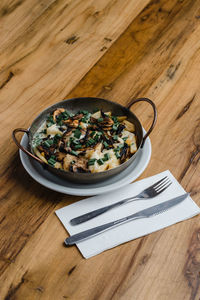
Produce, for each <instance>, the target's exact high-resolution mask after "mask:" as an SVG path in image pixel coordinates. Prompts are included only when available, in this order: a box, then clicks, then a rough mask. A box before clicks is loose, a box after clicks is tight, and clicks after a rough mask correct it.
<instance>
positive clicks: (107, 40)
mask: <svg viewBox="0 0 200 300" xmlns="http://www.w3.org/2000/svg"><path fill="white" fill-rule="evenodd" d="M104 40H105V41H106V42H112V39H110V38H107V37H105V38H104Z"/></svg>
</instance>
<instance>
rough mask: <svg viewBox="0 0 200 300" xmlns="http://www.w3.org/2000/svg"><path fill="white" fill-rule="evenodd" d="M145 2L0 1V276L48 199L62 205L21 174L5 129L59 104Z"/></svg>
mask: <svg viewBox="0 0 200 300" xmlns="http://www.w3.org/2000/svg"><path fill="white" fill-rule="evenodd" d="M147 2H148V1H132V2H130V1H108V0H104V1H95V2H93V1H91V0H87V1H84V2H83V1H61V0H59V1H55V0H45V1H13V2H10V3H8V2H1V4H0V5H1V7H0V11H1V16H2V22H1V29H2V35H1V43H0V45H1V46H0V70H1V71H0V72H1V73H0V76H1V77H0V78H1V82H0V103H1V121H2V123H1V124H2V130H1V132H0V138H1V141H3V143H1V177H2V180H1V186H2V189H1V199H2V206H1V218H0V220H1V222H2V224H1V225H2V231H1V242H0V247H1V249H2V251H1V259H0V261H1V264H0V265H1V268H2V269H1V271H3V270H4V268H6V267H7V266H8V265H9V264H10V262H11V261H13V260H15V257H16V256H17V255H18V254H19V252H20V251H21V249H22V248H23V247H24V245H25V243H26V241H27V240H28V238H29V237H30V236H31V235H32V234H33V233H34V232H35V230H37V228H38V226H40V225H41V223H42V222H43V221H44V220H45V218H46V216H47V215H48V213H49V209H51V210H52V209H53V208H54V207H55V204H56V203H57V201H58V200H55V201H54V199H58V198H59V200H60V199H62V196H60V195H59V197H58V194H57V193H54V192H50V191H46V189H44V188H38V187H39V186H38V184H37V183H35V182H33V180H32V179H30V177H29V176H28V175H27V174H26V173H25V172H24V170H23V168H22V166H21V164H20V162H19V157H18V151H17V148H16V146H15V145H14V143H11V144H10V138H11V131H12V129H14V128H15V127H23V126H24V127H28V126H29V125H30V122H32V120H33V119H34V117H35V116H36V115H37V114H38V113H39V112H40V111H41V110H42V109H43V108H44V107H46V106H48V105H50V104H52V103H54V102H55V101H56V102H57V101H59V100H60V99H63V98H64V95H65V94H66V93H67V92H68V91H70V89H71V88H72V87H73V86H74V85H76V83H77V82H78V81H79V80H80V79H81V78H82V76H83V75H84V74H86V73H87V72H88V70H89V69H90V68H91V67H92V66H93V64H95V63H96V61H97V60H98V59H99V58H100V57H101V56H102V55H103V54H104V53H105V52H106V50H107V48H109V47H110V46H111V45H112V43H113V42H114V41H115V40H116V39H117V37H118V36H119V35H120V34H121V33H122V32H123V31H124V29H125V28H126V27H127V26H128V24H129V23H130V22H131V21H132V19H133V18H134V17H135V16H136V14H137V13H138V11H140V10H142V8H143V7H144V6H145V4H146V3H147ZM119 11H123V14H119ZM30 12H31V13H30ZM110 24H112V26H109V25H110ZM75 36H76V37H75ZM108 37H109V40H108ZM105 38H107V40H105ZM105 45H106V49H103V50H102V51H101V49H102V48H103V47H105ZM80 66H81V67H80ZM69 78H70V80H69ZM8 145H9V147H8ZM22 183H23V184H22ZM5 187H6V188H5ZM24 187H25V188H24ZM27 198H28V200H27ZM66 198H67V197H66ZM68 198H69V197H68ZM25 199H26V200H25ZM22 211H24V214H23V216H21V213H22ZM35 215H36V216H37V217H34V216H35ZM5 216H6V217H5ZM13 220H16V222H17V223H18V226H17V228H16V224H15V222H13ZM30 220H31V222H30ZM29 222H30V223H29ZM27 224H29V226H28V228H27ZM8 228H9V229H10V230H9V232H10V233H8V232H7V229H8ZM9 235H10V237H9Z"/></svg>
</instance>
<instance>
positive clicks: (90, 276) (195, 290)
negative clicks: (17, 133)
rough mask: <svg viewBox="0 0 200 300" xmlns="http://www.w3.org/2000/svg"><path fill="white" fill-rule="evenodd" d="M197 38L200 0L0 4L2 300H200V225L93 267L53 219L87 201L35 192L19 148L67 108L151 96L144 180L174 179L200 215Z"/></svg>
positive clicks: (153, 238) (119, 251)
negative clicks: (58, 107) (25, 131)
mask: <svg viewBox="0 0 200 300" xmlns="http://www.w3.org/2000/svg"><path fill="white" fill-rule="evenodd" d="M199 37H200V1H199V0H152V1H148V0H96V1H95V0H94V1H92V0H85V1H80V0H74V1H72V0H57V1H56V0H29V1H25V0H2V1H0V111H1V130H0V140H1V146H0V147H1V156H0V160H1V162H0V166H1V167H0V169H1V171H0V174H1V189H0V299H5V300H15V299H17V300H24V299H25V300H34V299H45V300H46V299H48V300H54V299H55V300H58V299H70V300H96V299H101V300H107V299H114V300H118V299H122V300H199V299H200V222H199V217H198V216H197V217H194V218H192V219H190V220H187V221H185V222H182V223H179V224H176V225H174V226H171V227H169V228H166V229H164V230H161V231H158V232H155V233H153V234H151V235H148V236H146V237H143V238H140V239H137V240H134V241H131V242H129V243H126V244H123V245H121V246H119V247H116V248H113V249H111V250H108V251H106V252H104V253H102V254H100V255H97V256H95V257H93V258H90V259H88V260H85V259H83V258H82V256H81V255H80V253H79V252H78V250H77V248H76V247H72V248H69V249H66V248H65V247H64V246H63V240H64V238H66V236H67V233H66V231H65V229H64V228H63V227H62V226H61V224H60V222H59V220H58V219H57V217H56V216H55V214H54V211H55V210H56V209H58V208H61V207H63V206H66V205H68V204H70V203H73V202H75V201H78V200H80V199H81V197H74V196H69V195H62V194H59V193H57V192H53V191H50V190H48V189H46V188H45V187H42V186H40V185H39V184H38V183H36V182H35V181H33V179H31V178H30V176H29V175H28V174H27V173H26V171H25V170H24V169H23V167H22V165H21V162H20V160H19V154H18V150H17V148H16V146H15V144H14V143H13V142H12V140H11V132H12V130H13V129H14V128H16V127H24V128H28V127H29V125H30V124H31V122H32V120H33V119H34V118H35V117H36V116H37V114H38V113H39V112H40V111H41V110H43V109H44V108H45V107H47V106H49V105H51V104H53V103H55V102H58V101H60V100H62V99H67V98H71V97H74V96H100V97H104V98H107V99H110V100H112V101H115V102H118V103H121V104H123V105H125V104H127V103H128V102H129V101H130V99H132V98H134V97H142V96H143V97H149V98H151V99H152V100H154V102H155V103H156V106H157V108H158V122H157V125H156V128H155V130H154V131H153V132H152V134H151V142H152V147H153V151H152V158H151V161H150V164H149V166H148V168H147V169H146V170H145V172H144V173H143V174H142V176H140V179H141V178H145V177H147V176H151V175H154V174H156V173H159V172H161V171H164V170H166V169H170V171H171V172H172V173H173V175H174V176H175V177H176V178H177V179H178V180H179V182H180V183H181V184H182V185H183V187H184V188H185V189H186V190H187V192H190V193H191V195H192V198H193V199H194V200H195V201H196V203H197V204H198V205H200V38H199ZM133 110H134V113H135V114H136V115H138V117H139V119H140V120H141V122H142V124H143V126H144V127H145V128H148V126H149V125H150V123H151V120H152V111H151V108H149V107H148V105H146V104H138V105H136V106H135V107H134V108H133Z"/></svg>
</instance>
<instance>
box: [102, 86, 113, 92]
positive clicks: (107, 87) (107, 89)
mask: <svg viewBox="0 0 200 300" xmlns="http://www.w3.org/2000/svg"><path fill="white" fill-rule="evenodd" d="M103 89H104V90H106V91H111V90H112V86H111V85H104V86H103Z"/></svg>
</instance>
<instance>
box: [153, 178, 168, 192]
mask: <svg viewBox="0 0 200 300" xmlns="http://www.w3.org/2000/svg"><path fill="white" fill-rule="evenodd" d="M170 182H171V180H170V179H169V178H167V179H166V180H165V181H163V182H161V183H160V184H159V185H157V186H155V187H154V189H155V190H159V189H161V188H162V187H163V186H165V185H166V184H168V183H170Z"/></svg>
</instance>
